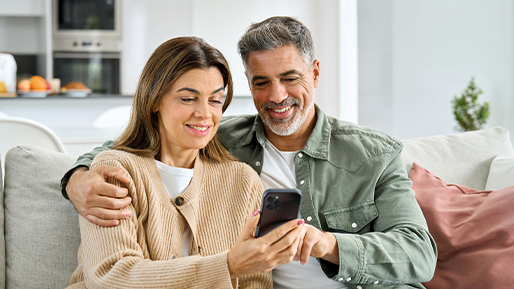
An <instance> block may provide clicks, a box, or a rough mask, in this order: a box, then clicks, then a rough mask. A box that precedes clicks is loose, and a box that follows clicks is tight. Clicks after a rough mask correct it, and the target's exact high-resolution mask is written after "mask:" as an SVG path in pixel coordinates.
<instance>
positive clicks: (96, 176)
mask: <svg viewBox="0 0 514 289" xmlns="http://www.w3.org/2000/svg"><path fill="white" fill-rule="evenodd" d="M111 177H112V178H116V179H117V180H119V181H120V182H122V183H128V182H130V179H129V177H128V176H127V175H125V173H124V172H123V170H122V169H121V168H117V167H112V166H105V165H102V166H98V167H95V168H93V169H90V170H88V169H87V167H80V168H78V169H77V170H76V171H75V172H74V173H73V174H72V175H71V177H70V180H69V181H68V184H67V186H66V191H67V192H68V197H69V198H70V201H71V202H72V203H73V205H74V206H75V208H76V209H77V211H78V212H79V213H80V214H81V215H82V216H83V217H84V218H86V219H87V220H88V221H90V222H91V223H94V224H97V225H99V226H103V227H111V226H117V225H118V223H119V222H118V220H119V219H123V218H126V217H128V216H129V215H130V211H129V210H121V209H123V208H125V207H127V206H128V205H129V204H130V202H131V201H132V200H131V198H130V197H128V196H127V195H128V190H127V189H125V188H120V187H118V186H115V185H113V184H110V183H107V182H106V180H107V178H111Z"/></svg>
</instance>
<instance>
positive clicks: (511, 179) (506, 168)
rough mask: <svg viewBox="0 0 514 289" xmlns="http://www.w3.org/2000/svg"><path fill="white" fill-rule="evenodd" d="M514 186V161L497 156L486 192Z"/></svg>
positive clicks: (492, 163)
mask: <svg viewBox="0 0 514 289" xmlns="http://www.w3.org/2000/svg"><path fill="white" fill-rule="evenodd" d="M510 186H514V159H509V158H505V157H503V156H497V157H495V158H494V159H493V161H492V162H491V167H490V168H489V176H488V177H487V182H486V184H485V189H486V190H501V189H503V188H506V187H510Z"/></svg>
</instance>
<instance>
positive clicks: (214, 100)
mask: <svg viewBox="0 0 514 289" xmlns="http://www.w3.org/2000/svg"><path fill="white" fill-rule="evenodd" d="M211 103H212V104H215V105H219V104H221V100H217V99H211Z"/></svg>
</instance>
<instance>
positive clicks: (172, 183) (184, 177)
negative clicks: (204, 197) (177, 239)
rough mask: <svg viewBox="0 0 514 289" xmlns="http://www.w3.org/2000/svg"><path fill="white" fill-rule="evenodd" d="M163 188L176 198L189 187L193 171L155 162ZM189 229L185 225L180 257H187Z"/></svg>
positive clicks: (189, 239)
mask: <svg viewBox="0 0 514 289" xmlns="http://www.w3.org/2000/svg"><path fill="white" fill-rule="evenodd" d="M155 163H156V164H157V168H158V169H159V174H160V175H161V179H162V182H163V183H164V187H165V188H166V190H167V191H168V194H170V196H171V197H172V198H176V197H178V196H179V195H180V194H182V193H183V192H184V190H185V189H186V188H187V186H189V182H191V178H193V169H185V168H177V167H172V166H168V165H167V164H165V163H163V162H160V161H158V160H155ZM191 238H192V233H191V228H190V227H189V225H187V224H186V227H185V228H184V235H182V257H186V256H189V244H191Z"/></svg>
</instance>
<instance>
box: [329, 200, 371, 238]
mask: <svg viewBox="0 0 514 289" xmlns="http://www.w3.org/2000/svg"><path fill="white" fill-rule="evenodd" d="M323 215H324V216H325V220H326V221H327V226H328V227H329V228H331V229H333V230H337V231H341V230H342V231H346V232H350V233H356V232H358V231H360V230H362V229H363V228H364V227H366V226H367V225H369V223H371V221H373V220H374V219H375V218H376V217H378V209H377V207H376V206H375V203H374V202H368V203H363V204H359V205H356V206H352V207H348V208H339V209H335V210H331V211H327V212H325V213H323Z"/></svg>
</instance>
